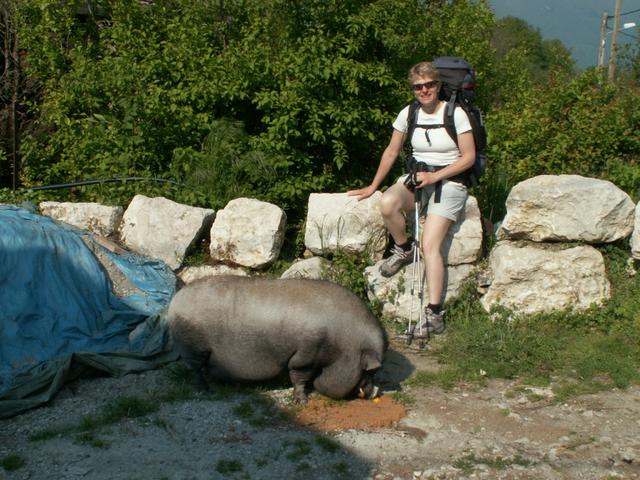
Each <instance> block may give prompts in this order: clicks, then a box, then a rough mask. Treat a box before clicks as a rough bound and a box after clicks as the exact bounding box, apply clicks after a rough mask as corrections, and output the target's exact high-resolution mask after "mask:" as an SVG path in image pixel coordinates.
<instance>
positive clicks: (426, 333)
mask: <svg viewBox="0 0 640 480" xmlns="http://www.w3.org/2000/svg"><path fill="white" fill-rule="evenodd" d="M444 328H445V327H444V310H441V311H440V313H434V312H433V310H431V308H429V307H428V306H427V307H425V309H424V320H423V321H422V322H421V323H420V325H419V326H416V328H414V331H413V337H414V338H427V339H428V338H429V337H430V336H431V335H440V334H441V333H442V332H444Z"/></svg>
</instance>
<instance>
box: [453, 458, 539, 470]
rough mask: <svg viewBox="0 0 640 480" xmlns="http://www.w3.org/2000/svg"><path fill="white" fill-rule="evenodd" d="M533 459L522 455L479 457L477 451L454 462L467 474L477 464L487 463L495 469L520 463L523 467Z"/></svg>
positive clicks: (454, 464) (528, 464)
mask: <svg viewBox="0 0 640 480" xmlns="http://www.w3.org/2000/svg"><path fill="white" fill-rule="evenodd" d="M531 463H532V462H531V461H529V460H527V459H526V458H523V457H521V456H520V455H515V456H513V457H507V458H504V457H500V456H498V457H478V456H476V454H475V453H468V454H466V455H464V456H463V457H460V458H458V459H457V460H455V461H454V462H453V466H454V467H456V468H459V469H460V470H462V471H463V472H464V473H465V474H467V475H468V474H470V473H471V472H473V470H474V469H475V468H474V467H475V466H476V465H486V466H488V467H489V468H493V469H495V470H505V469H507V468H509V467H510V466H512V465H519V466H521V467H529V466H530V465H531Z"/></svg>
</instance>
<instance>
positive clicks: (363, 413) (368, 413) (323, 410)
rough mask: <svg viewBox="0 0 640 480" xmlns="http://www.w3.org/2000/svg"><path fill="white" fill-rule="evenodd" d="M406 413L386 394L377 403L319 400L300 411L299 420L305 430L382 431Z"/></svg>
mask: <svg viewBox="0 0 640 480" xmlns="http://www.w3.org/2000/svg"><path fill="white" fill-rule="evenodd" d="M406 414H407V409H406V408H405V406H404V405H401V404H399V403H396V402H394V401H393V400H392V399H391V397H388V396H385V395H383V396H381V397H376V398H374V399H373V400H361V399H358V400H352V401H349V402H339V403H336V402H332V401H327V400H325V399H323V398H316V399H312V400H310V401H309V403H308V404H307V405H305V407H304V408H302V410H300V411H299V412H298V414H297V415H296V420H297V422H298V423H299V424H301V425H303V426H305V427H308V428H312V429H314V430H319V431H323V432H330V431H336V430H350V429H355V430H378V429H382V428H388V427H391V426H393V425H394V424H395V423H396V422H398V421H399V420H400V419H401V418H403V417H404V416H405V415H406Z"/></svg>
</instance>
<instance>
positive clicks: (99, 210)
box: [39, 202, 124, 237]
mask: <svg viewBox="0 0 640 480" xmlns="http://www.w3.org/2000/svg"><path fill="white" fill-rule="evenodd" d="M39 207H40V211H41V212H42V214H43V215H47V216H49V217H51V218H53V219H55V220H59V221H61V222H65V223H68V224H69V225H73V226H74V227H78V228H81V229H83V230H88V231H90V232H91V233H95V234H96V235H100V236H102V237H108V236H110V235H113V234H115V233H116V232H117V230H118V226H119V225H120V221H121V220H122V214H123V212H124V209H123V208H122V207H111V206H107V205H102V204H99V203H93V202H85V203H75V202H41V203H40V205H39Z"/></svg>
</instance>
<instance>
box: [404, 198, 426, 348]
mask: <svg viewBox="0 0 640 480" xmlns="http://www.w3.org/2000/svg"><path fill="white" fill-rule="evenodd" d="M414 203H415V204H414V210H413V212H414V213H413V214H414V218H413V238H414V244H413V258H412V267H411V303H410V304H409V323H408V324H407V332H406V342H407V345H411V341H412V340H413V329H412V328H411V325H412V323H413V302H414V300H415V298H416V294H415V289H416V284H417V286H418V300H419V301H420V306H419V309H418V311H419V312H420V314H419V319H418V322H419V323H420V324H422V322H423V316H422V304H423V301H424V270H423V269H422V267H421V265H420V254H421V253H422V252H421V251H420V250H421V247H420V210H422V206H421V203H422V189H419V188H416V189H415V192H414ZM414 327H415V325H414Z"/></svg>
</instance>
